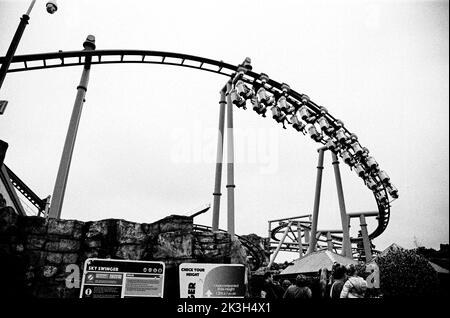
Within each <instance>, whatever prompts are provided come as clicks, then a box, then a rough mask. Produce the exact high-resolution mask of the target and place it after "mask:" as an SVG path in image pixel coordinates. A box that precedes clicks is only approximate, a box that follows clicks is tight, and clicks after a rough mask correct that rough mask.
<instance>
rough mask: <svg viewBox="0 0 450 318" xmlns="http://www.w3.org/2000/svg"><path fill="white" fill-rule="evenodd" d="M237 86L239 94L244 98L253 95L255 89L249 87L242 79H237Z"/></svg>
mask: <svg viewBox="0 0 450 318" xmlns="http://www.w3.org/2000/svg"><path fill="white" fill-rule="evenodd" d="M235 87H236V91H237V93H238V95H239V96H241V97H242V98H244V99H248V98H251V97H252V96H253V90H252V89H251V88H249V87H247V85H245V84H244V82H243V81H242V80H239V81H237V83H236V85H235Z"/></svg>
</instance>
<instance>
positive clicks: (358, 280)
mask: <svg viewBox="0 0 450 318" xmlns="http://www.w3.org/2000/svg"><path fill="white" fill-rule="evenodd" d="M263 279H264V283H263V286H262V289H261V295H260V296H261V298H266V299H290V298H291V299H295V298H296V299H298V298H303V299H309V298H313V296H314V298H322V299H340V298H364V296H365V293H366V290H367V282H366V281H365V280H364V279H363V278H362V277H360V276H358V271H357V269H356V267H355V265H352V264H351V265H347V266H344V265H341V264H339V263H334V264H333V267H332V269H331V271H329V270H327V269H326V268H323V269H321V270H320V271H319V273H318V283H316V286H313V285H314V283H312V280H311V279H310V278H308V277H307V276H305V275H302V274H299V275H297V277H296V278H295V282H294V283H291V281H289V280H287V279H284V280H283V281H281V282H279V281H274V278H273V274H272V273H270V272H266V273H265V274H264V277H263ZM316 281H317V280H316ZM314 287H316V288H314ZM313 290H314V293H317V294H316V295H314V294H313Z"/></svg>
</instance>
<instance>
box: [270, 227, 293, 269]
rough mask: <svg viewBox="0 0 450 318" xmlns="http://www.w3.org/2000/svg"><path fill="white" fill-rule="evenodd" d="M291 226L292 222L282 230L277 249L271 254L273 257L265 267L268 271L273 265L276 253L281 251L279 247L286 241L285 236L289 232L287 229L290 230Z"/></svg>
mask: <svg viewBox="0 0 450 318" xmlns="http://www.w3.org/2000/svg"><path fill="white" fill-rule="evenodd" d="M291 224H292V222H289V224H288V226H286V230H284V233H283V237H282V238H281V240H280V242H279V243H278V246H277V249H276V250H275V253H274V254H273V257H272V259H271V260H270V262H269V265H267V268H268V269H270V267H272V265H273V263H274V262H275V258H276V257H277V255H278V252H279V251H280V249H281V245H283V243H284V240H285V239H286V236H287V234H288V232H289V229H290V227H291Z"/></svg>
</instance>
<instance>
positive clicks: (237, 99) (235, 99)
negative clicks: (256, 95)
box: [230, 89, 247, 109]
mask: <svg viewBox="0 0 450 318" xmlns="http://www.w3.org/2000/svg"><path fill="white" fill-rule="evenodd" d="M230 97H231V101H232V103H233V104H234V105H236V106H237V107H239V108H244V109H247V107H246V106H245V103H246V101H245V99H243V98H242V97H241V96H239V95H238V93H237V91H236V90H235V89H232V90H231V91H230Z"/></svg>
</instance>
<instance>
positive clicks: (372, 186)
mask: <svg viewBox="0 0 450 318" xmlns="http://www.w3.org/2000/svg"><path fill="white" fill-rule="evenodd" d="M366 185H367V187H369V189H370V190H372V191H375V190H376V189H378V184H377V183H376V182H375V181H374V180H373V179H372V178H367V179H366Z"/></svg>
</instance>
